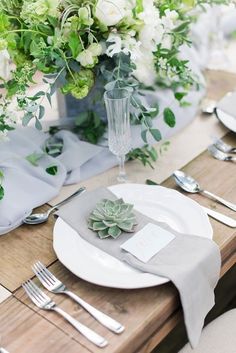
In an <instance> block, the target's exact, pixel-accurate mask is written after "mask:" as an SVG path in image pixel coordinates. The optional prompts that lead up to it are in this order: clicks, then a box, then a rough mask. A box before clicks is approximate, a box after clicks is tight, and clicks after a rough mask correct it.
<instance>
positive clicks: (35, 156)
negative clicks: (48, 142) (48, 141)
mask: <svg viewBox="0 0 236 353" xmlns="http://www.w3.org/2000/svg"><path fill="white" fill-rule="evenodd" d="M43 155H44V153H41V152H40V153H38V152H34V153H32V154H29V155H28V156H26V157H25V158H26V160H27V161H28V162H30V163H31V164H32V165H33V166H34V167H38V161H39V160H40V159H41V158H42V157H43Z"/></svg>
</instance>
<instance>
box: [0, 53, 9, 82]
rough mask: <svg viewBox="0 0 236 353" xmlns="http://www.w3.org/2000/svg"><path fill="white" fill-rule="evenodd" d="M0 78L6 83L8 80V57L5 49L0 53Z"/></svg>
mask: <svg viewBox="0 0 236 353" xmlns="http://www.w3.org/2000/svg"><path fill="white" fill-rule="evenodd" d="M0 78H2V79H3V80H6V81H8V80H9V79H10V55H9V53H8V51H7V49H3V50H1V51H0Z"/></svg>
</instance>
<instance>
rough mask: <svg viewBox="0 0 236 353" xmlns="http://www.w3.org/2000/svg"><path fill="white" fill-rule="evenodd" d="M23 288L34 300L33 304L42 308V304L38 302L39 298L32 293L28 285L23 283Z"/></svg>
mask: <svg viewBox="0 0 236 353" xmlns="http://www.w3.org/2000/svg"><path fill="white" fill-rule="evenodd" d="M22 287H23V288H24V290H25V292H26V294H27V295H28V297H29V298H30V299H31V300H32V302H33V303H34V304H35V305H37V306H40V304H41V302H40V301H39V300H38V298H37V297H35V295H34V293H33V292H32V291H31V289H30V288H29V286H28V284H27V283H23V284H22Z"/></svg>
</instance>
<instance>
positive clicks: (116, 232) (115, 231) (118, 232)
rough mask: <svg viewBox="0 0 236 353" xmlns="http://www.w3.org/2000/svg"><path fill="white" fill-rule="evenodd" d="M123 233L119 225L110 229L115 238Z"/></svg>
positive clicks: (109, 231) (109, 232)
mask: <svg viewBox="0 0 236 353" xmlns="http://www.w3.org/2000/svg"><path fill="white" fill-rule="evenodd" d="M121 233H122V231H121V229H120V228H119V227H117V226H114V227H111V228H109V229H108V234H109V235H110V236H111V237H112V238H114V239H116V238H118V237H119V236H120V235H121Z"/></svg>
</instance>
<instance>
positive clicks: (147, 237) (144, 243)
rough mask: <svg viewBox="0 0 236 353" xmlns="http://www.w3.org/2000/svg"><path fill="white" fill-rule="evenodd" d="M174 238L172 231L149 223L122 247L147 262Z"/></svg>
mask: <svg viewBox="0 0 236 353" xmlns="http://www.w3.org/2000/svg"><path fill="white" fill-rule="evenodd" d="M174 238H175V235H174V234H172V233H171V232H169V231H167V230H165V229H163V228H161V227H159V226H158V225H156V224H153V223H148V224H147V225H146V226H145V227H143V228H142V229H141V230H140V231H139V232H137V233H136V234H135V235H134V236H133V237H132V238H130V239H129V240H127V241H126V242H125V243H123V244H122V245H121V246H120V247H121V248H122V249H123V250H125V251H127V252H129V253H130V254H132V255H134V256H135V257H136V258H137V259H139V260H140V261H142V262H144V263H146V262H148V261H149V260H150V259H151V258H152V257H153V256H154V255H156V254H157V253H158V252H159V251H160V250H162V249H163V248H164V247H166V246H167V245H168V244H169V243H170V242H171V241H172V240H173V239H174Z"/></svg>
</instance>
